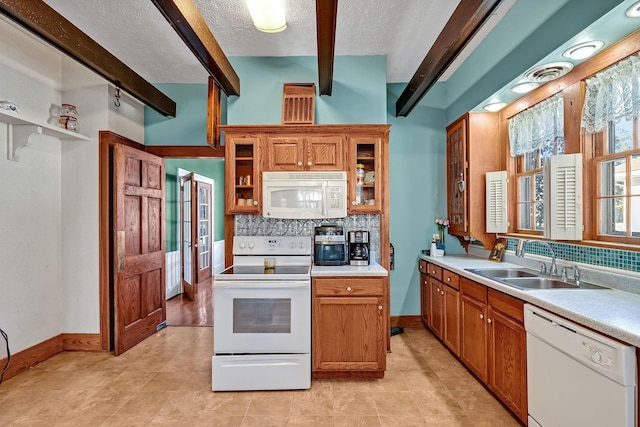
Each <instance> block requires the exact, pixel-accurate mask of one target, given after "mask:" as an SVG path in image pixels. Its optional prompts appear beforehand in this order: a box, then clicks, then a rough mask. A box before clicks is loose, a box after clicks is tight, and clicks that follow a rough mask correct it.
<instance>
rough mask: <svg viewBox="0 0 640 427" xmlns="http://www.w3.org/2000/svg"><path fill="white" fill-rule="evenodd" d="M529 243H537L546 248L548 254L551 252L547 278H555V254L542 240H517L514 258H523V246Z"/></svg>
mask: <svg viewBox="0 0 640 427" xmlns="http://www.w3.org/2000/svg"><path fill="white" fill-rule="evenodd" d="M531 242H537V243H539V244H541V245H542V246H546V247H547V249H549V252H551V265H550V266H549V276H557V275H558V265H557V264H556V253H555V252H554V251H553V249H552V248H551V245H549V244H548V243H547V242H545V241H544V240H525V239H519V240H518V244H517V245H516V256H518V257H520V258H522V257H524V253H525V250H524V247H525V245H526V244H527V243H531ZM565 273H566V272H565Z"/></svg>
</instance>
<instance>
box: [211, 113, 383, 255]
mask: <svg viewBox="0 0 640 427" xmlns="http://www.w3.org/2000/svg"><path fill="white" fill-rule="evenodd" d="M389 128H390V126H389V125H286V126H279V125H223V126H220V130H221V131H222V132H224V134H225V160H226V161H225V179H226V183H225V192H226V197H225V201H226V208H225V211H226V213H227V214H259V213H260V212H261V207H262V201H261V200H260V188H261V186H262V182H261V178H260V177H261V175H262V174H261V172H263V171H346V172H347V186H348V190H347V212H348V213H349V214H378V213H387V212H388V209H389V206H388V204H389V195H388V191H389V172H388V164H389V160H388V152H389ZM345 162H346V163H345ZM358 164H362V165H363V168H364V172H365V177H364V181H363V183H362V184H363V185H362V186H361V187H360V189H358V188H357V185H356V168H357V165H358ZM246 175H251V178H250V182H248V181H246ZM243 177H244V178H243ZM240 178H243V179H244V180H240ZM359 190H361V192H362V193H361V197H360V203H359V204H358V203H356V195H357V193H358V192H359ZM243 200H244V203H245V204H244V205H243V204H242V203H243ZM246 200H250V205H246V203H247V202H246ZM387 221H388V219H386V218H385V219H384V222H385V224H386V222H387ZM385 227H386V225H385ZM388 246H389V244H388V239H385V242H381V250H380V252H381V253H380V259H381V261H382V262H383V265H384V266H386V267H388V265H387V261H386V259H387V257H388V255H389V250H388Z"/></svg>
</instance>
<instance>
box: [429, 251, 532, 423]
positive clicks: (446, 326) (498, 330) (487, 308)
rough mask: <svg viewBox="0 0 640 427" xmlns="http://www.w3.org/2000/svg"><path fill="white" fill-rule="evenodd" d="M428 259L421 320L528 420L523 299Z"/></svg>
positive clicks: (468, 366) (513, 409) (488, 385)
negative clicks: (443, 267)
mask: <svg viewBox="0 0 640 427" xmlns="http://www.w3.org/2000/svg"><path fill="white" fill-rule="evenodd" d="M421 262H424V265H422V267H421V268H419V270H420V292H421V318H422V321H423V323H425V325H427V327H428V328H429V329H430V330H431V331H432V332H433V333H434V335H436V336H437V337H438V338H439V339H440V340H442V342H443V344H444V345H445V346H447V347H448V348H449V349H450V350H451V351H452V352H453V353H454V354H456V355H457V356H458V357H459V358H460V361H461V362H462V363H463V364H464V365H465V366H466V367H467V368H468V369H469V370H470V371H471V372H473V373H474V374H475V375H476V377H477V378H478V379H479V380H480V381H482V382H483V383H484V384H486V385H487V387H489V389H490V390H491V391H492V392H493V393H494V394H495V395H496V396H497V397H498V398H499V399H500V400H501V401H502V403H504V404H505V405H506V406H507V407H508V408H509V409H510V410H511V411H512V412H513V414H514V415H515V416H516V417H518V418H519V419H520V420H521V421H522V422H523V423H525V424H526V423H527V351H526V350H527V345H526V333H525V330H524V310H523V305H524V303H523V302H522V301H521V300H519V299H517V298H513V297H511V296H509V295H507V294H504V293H502V292H499V291H496V290H494V289H489V288H487V287H486V286H485V285H483V284H480V283H477V282H474V281H472V280H469V279H467V278H464V277H459V276H458V275H456V274H455V273H452V272H450V271H448V270H446V269H442V268H441V267H438V266H434V265H433V264H430V263H427V262H426V261H423V260H421Z"/></svg>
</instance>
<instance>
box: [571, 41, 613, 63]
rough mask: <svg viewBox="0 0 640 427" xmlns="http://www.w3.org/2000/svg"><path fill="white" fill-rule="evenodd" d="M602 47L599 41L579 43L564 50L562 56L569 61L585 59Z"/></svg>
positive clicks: (602, 43) (601, 42)
mask: <svg viewBox="0 0 640 427" xmlns="http://www.w3.org/2000/svg"><path fill="white" fill-rule="evenodd" d="M602 46H604V42H603V41H600V40H594V41H592V42H584V43H579V44H577V45H575V46H571V47H570V48H569V49H567V50H565V51H564V53H563V54H562V56H564V57H565V58H571V59H585V58H588V57H590V56H591V55H593V54H594V53H596V51H597V50H598V49H600V48H601V47H602Z"/></svg>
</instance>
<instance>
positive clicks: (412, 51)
mask: <svg viewBox="0 0 640 427" xmlns="http://www.w3.org/2000/svg"><path fill="white" fill-rule="evenodd" d="M194 1H195V4H196V5H197V6H198V8H199V9H200V13H201V14H202V16H203V17H204V18H205V20H206V22H207V24H208V25H209V27H210V29H211V32H212V33H213V35H214V36H215V38H216V40H217V41H218V43H219V44H220V47H221V48H222V50H223V51H224V53H225V54H226V55H227V56H229V57H231V56H316V54H317V45H316V21H315V1H314V0H285V10H286V17H287V29H286V30H285V31H284V32H282V33H276V34H266V33H262V32H260V31H258V30H256V29H255V28H254V27H253V24H252V23H251V19H250V16H249V11H248V9H247V7H246V5H245V2H244V0H216V1H213V0H194ZM45 2H46V3H47V4H49V5H50V6H51V7H52V8H54V9H55V10H56V11H58V12H59V13H60V14H62V15H63V16H64V17H65V18H67V19H68V20H69V21H71V22H72V23H73V24H74V25H76V26H77V27H78V28H80V29H81V30H82V31H83V32H85V33H86V34H88V35H89V36H90V37H91V38H93V39H94V40H95V41H97V42H98V43H99V44H101V45H102V46H104V47H105V48H106V49H107V50H108V51H109V52H111V53H112V54H113V55H115V56H116V57H117V58H118V59H120V60H121V61H122V62H124V63H125V64H127V65H128V66H129V67H130V68H132V69H133V70H134V71H136V72H137V73H138V74H140V75H141V76H142V77H143V78H145V79H146V80H148V81H150V82H152V83H202V82H206V79H207V74H206V72H205V70H204V69H203V68H202V66H201V65H200V63H199V62H198V61H197V60H196V59H195V57H194V56H193V54H192V53H191V51H189V49H188V48H187V47H186V46H185V44H184V42H183V41H182V40H181V39H180V38H179V37H178V35H177V34H176V33H175V31H174V30H173V28H171V26H170V25H169V23H168V22H167V21H166V19H165V18H164V17H163V16H162V15H161V13H160V12H159V11H158V9H157V8H156V7H155V6H154V5H153V3H152V2H151V1H149V0H109V1H104V0H45ZM458 3H459V0H428V1H427V0H341V1H340V2H339V3H338V14H337V16H338V18H337V26H336V52H335V53H336V55H384V56H386V59H387V81H388V82H408V81H409V80H410V79H411V77H412V76H413V74H414V73H415V71H416V69H417V68H418V66H419V65H420V63H421V62H422V60H423V59H424V57H425V55H426V54H427V52H428V51H429V49H430V48H431V45H432V44H433V42H434V41H435V40H436V38H437V37H438V34H439V33H440V31H441V30H442V28H443V27H444V25H445V24H446V22H447V21H448V19H449V17H450V16H451V14H452V13H453V11H454V10H455V8H456V7H457V5H458ZM507 3H508V2H507Z"/></svg>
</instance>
